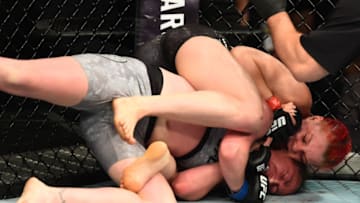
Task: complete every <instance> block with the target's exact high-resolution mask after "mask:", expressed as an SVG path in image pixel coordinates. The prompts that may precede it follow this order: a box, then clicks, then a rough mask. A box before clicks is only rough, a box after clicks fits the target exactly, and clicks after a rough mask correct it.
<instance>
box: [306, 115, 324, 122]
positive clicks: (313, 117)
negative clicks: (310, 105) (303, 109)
mask: <svg viewBox="0 0 360 203" xmlns="http://www.w3.org/2000/svg"><path fill="white" fill-rule="evenodd" d="M309 119H310V120H315V121H322V120H324V116H319V115H314V116H310V118H309Z"/></svg>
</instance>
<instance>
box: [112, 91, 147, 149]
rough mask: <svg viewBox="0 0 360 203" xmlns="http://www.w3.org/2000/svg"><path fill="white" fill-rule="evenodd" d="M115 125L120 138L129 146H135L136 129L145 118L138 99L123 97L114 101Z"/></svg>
mask: <svg viewBox="0 0 360 203" xmlns="http://www.w3.org/2000/svg"><path fill="white" fill-rule="evenodd" d="M112 104H113V109H114V124H115V127H116V129H117V131H118V132H119V134H120V137H121V138H122V139H123V140H125V141H126V142H128V143H129V144H135V143H136V139H135V138H134V129H135V126H136V123H137V122H138V121H139V120H140V119H141V118H142V117H143V116H144V115H143V114H142V110H141V105H140V100H139V98H138V97H123V98H116V99H114V100H113V103H112Z"/></svg>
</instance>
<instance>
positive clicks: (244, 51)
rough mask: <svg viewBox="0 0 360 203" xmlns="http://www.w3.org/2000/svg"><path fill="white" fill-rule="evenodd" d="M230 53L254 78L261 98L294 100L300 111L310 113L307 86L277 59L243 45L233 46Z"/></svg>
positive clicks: (310, 101) (284, 100)
mask: <svg viewBox="0 0 360 203" xmlns="http://www.w3.org/2000/svg"><path fill="white" fill-rule="evenodd" d="M231 53H232V55H233V56H234V57H235V58H236V60H237V61H238V63H240V64H241V65H242V66H243V67H244V68H246V69H247V71H248V72H249V74H250V75H251V77H252V78H253V79H254V81H255V83H256V85H257V87H258V89H259V92H260V94H261V95H262V97H263V99H265V100H266V99H268V98H270V97H271V96H276V97H278V98H279V99H280V101H281V102H282V103H286V102H294V103H295V104H296V105H297V106H298V107H299V108H300V109H301V111H302V113H304V114H308V113H310V108H311V105H312V100H311V94H310V91H309V88H308V87H307V86H306V84H305V83H303V82H298V81H297V80H296V79H295V78H294V77H293V75H292V74H291V73H290V71H289V70H288V69H287V68H286V67H285V65H284V64H283V63H281V62H280V61H279V60H278V59H276V58H275V57H273V56H271V55H270V54H267V53H265V52H263V51H260V50H258V49H254V48H251V47H245V46H238V47H234V48H233V49H232V50H231ZM294 90H296V91H294ZM299 95H302V96H301V97H299Z"/></svg>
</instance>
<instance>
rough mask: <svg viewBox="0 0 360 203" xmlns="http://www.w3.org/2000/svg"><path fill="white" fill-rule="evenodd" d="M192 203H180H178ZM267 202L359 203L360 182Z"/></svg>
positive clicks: (7, 202) (310, 188) (309, 188)
mask: <svg viewBox="0 0 360 203" xmlns="http://www.w3.org/2000/svg"><path fill="white" fill-rule="evenodd" d="M215 193H216V192H215ZM215 193H213V194H210V195H209V196H208V197H207V198H205V199H203V200H201V201H197V202H201V203H215V202H231V201H230V200H228V199H226V198H223V197H220V196H219V195H217V194H215ZM16 200H17V198H14V199H4V200H0V203H15V202H16ZM185 202H186V203H191V202H190V201H179V202H178V203H185ZM265 202H266V203H267V202H275V203H283V202H286V203H303V202H317V203H330V202H331V203H358V202H360V182H359V181H348V180H307V181H306V183H305V185H304V187H303V189H302V190H301V191H300V192H299V193H297V194H296V195H288V196H269V197H268V198H267V200H266V201H265Z"/></svg>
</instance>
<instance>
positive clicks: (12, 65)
mask: <svg viewBox="0 0 360 203" xmlns="http://www.w3.org/2000/svg"><path fill="white" fill-rule="evenodd" d="M0 75H1V76H0V77H1V78H2V79H3V80H2V81H1V84H0V86H1V90H2V91H5V92H7V93H10V94H15V95H18V96H24V97H29V98H35V99H41V100H45V101H47V102H50V103H54V104H58V105H64V106H70V105H73V104H76V103H78V102H79V101H80V100H81V99H82V98H83V97H84V95H85V94H86V90H87V85H88V83H87V78H86V75H85V73H84V71H83V70H82V67H81V65H80V64H79V63H77V61H76V60H75V59H74V58H73V57H70V56H66V57H54V58H43V59H31V60H18V59H9V58H0Z"/></svg>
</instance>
